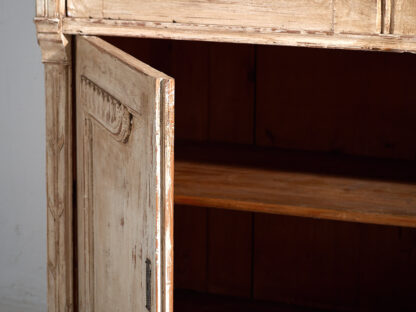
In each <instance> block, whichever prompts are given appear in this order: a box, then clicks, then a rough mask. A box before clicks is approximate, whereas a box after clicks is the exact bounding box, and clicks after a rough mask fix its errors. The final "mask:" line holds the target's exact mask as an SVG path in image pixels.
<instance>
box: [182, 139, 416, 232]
mask: <svg viewBox="0 0 416 312" xmlns="http://www.w3.org/2000/svg"><path fill="white" fill-rule="evenodd" d="M178 152H179V149H178ZM180 153H181V154H182V155H184V156H183V157H181V156H179V157H178V159H177V161H176V169H175V202H176V203H178V204H189V205H198V206H204V207H217V208H225V209H237V210H247V211H255V212H266V213H276V214H288V215H294V216H304V217H313V218H323V219H334V220H345V221H355V222H367V223H377V224H387V225H400V226H410V227H414V226H416V196H415V195H416V182H415V177H416V174H415V171H416V169H415V166H414V163H413V162H407V163H406V162H404V163H402V162H395V161H383V160H371V161H369V160H365V159H363V160H360V159H355V158H346V157H345V158H344V157H341V158H338V157H333V156H325V155H315V154H313V153H312V154H309V155H308V154H305V153H296V152H283V151H276V152H272V151H269V152H267V151H259V152H257V151H251V150H250V149H247V148H240V149H239V148H236V149H234V150H233V149H232V148H231V149H227V148H223V147H218V148H213V147H210V148H205V149H204V148H203V147H195V148H191V147H188V148H186V147H185V149H184V150H183V151H182V152H180ZM178 155H179V154H178ZM190 155H194V157H195V158H194V159H192V158H191V157H190ZM198 155H199V156H198ZM216 155H217V156H216ZM218 155H222V157H223V159H225V160H226V161H223V160H222V159H221V156H218ZM209 156H211V157H213V158H209ZM211 159H214V160H215V161H213V160H211ZM243 160H244V161H243ZM254 160H256V162H254ZM239 162H242V163H241V164H240V165H238V163H239ZM316 170H318V171H316Z"/></svg>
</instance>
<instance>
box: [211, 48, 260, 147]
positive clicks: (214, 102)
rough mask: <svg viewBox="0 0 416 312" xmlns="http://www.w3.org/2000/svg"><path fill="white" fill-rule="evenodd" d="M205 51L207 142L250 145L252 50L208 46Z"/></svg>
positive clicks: (251, 138)
mask: <svg viewBox="0 0 416 312" xmlns="http://www.w3.org/2000/svg"><path fill="white" fill-rule="evenodd" d="M209 49H210V82H209V86H210V90H209V140H210V141H212V142H232V143H244V144H251V143H252V142H253V127H254V124H253V111H254V101H255V99H254V94H255V47H254V46H250V45H235V44H219V43H212V44H210V46H209Z"/></svg>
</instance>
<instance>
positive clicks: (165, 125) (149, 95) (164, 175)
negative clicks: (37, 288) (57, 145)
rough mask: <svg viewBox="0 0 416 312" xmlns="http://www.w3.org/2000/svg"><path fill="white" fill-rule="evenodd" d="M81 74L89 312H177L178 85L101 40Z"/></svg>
mask: <svg viewBox="0 0 416 312" xmlns="http://www.w3.org/2000/svg"><path fill="white" fill-rule="evenodd" d="M76 66H77V67H76V84H77V100H76V106H77V163H78V206H77V210H78V267H79V274H78V280H79V294H78V296H79V309H80V311H117V310H119V311H145V310H146V306H149V307H148V309H149V310H150V311H172V304H173V303H172V299H173V298H172V296H173V293H172V291H173V289H172V286H173V284H172V283H173V281H172V277H173V271H172V269H173V267H172V265H173V257H172V256H173V254H172V246H173V245H172V235H173V227H172V225H173V219H172V218H173V200H172V195H173V193H172V192H173V184H172V182H173V171H172V170H173V91H174V89H173V88H174V86H173V79H171V78H169V77H168V76H166V75H164V74H162V73H161V72H158V71H156V70H154V69H152V68H151V67H149V66H147V65H146V64H144V63H142V62H140V61H138V60H136V59H135V58H133V57H131V56H129V55H128V54H126V53H124V52H122V51H121V50H119V49H117V48H115V47H114V46H112V45H110V44H108V43H106V42H105V41H103V40H102V39H99V38H96V37H85V38H84V37H78V40H77V64H76ZM149 261H150V267H151V279H150V282H151V283H150V291H149V292H147V291H148V289H149V288H147V287H148V286H149V284H146V268H147V264H146V262H149ZM149 295H150V298H149ZM149 300H150V301H149Z"/></svg>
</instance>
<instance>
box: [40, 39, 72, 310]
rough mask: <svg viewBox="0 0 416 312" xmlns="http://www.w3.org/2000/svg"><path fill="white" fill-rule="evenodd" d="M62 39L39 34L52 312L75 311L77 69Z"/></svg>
mask: <svg viewBox="0 0 416 312" xmlns="http://www.w3.org/2000/svg"><path fill="white" fill-rule="evenodd" d="M59 38H63V37H61V36H59V35H58V34H57V33H52V32H51V33H45V34H44V33H38V41H39V45H40V47H41V50H42V61H43V62H44V64H45V100H46V184H47V186H46V192H47V194H46V196H47V286H48V300H47V301H48V311H49V312H54V311H72V310H73V309H74V306H73V237H72V226H73V224H72V216H73V211H72V209H73V203H72V194H73V172H72V97H71V93H72V89H71V79H72V78H71V76H72V75H71V73H72V66H71V54H70V41H69V38H65V40H64V41H62V40H59ZM57 39H58V40H57Z"/></svg>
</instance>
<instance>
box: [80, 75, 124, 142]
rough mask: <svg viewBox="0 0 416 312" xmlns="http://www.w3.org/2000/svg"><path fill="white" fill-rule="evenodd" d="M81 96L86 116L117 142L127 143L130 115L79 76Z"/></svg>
mask: <svg viewBox="0 0 416 312" xmlns="http://www.w3.org/2000/svg"><path fill="white" fill-rule="evenodd" d="M80 92H81V96H82V98H83V99H84V108H85V110H86V111H87V112H88V114H89V115H90V116H91V117H92V118H93V119H95V120H96V121H97V122H98V123H100V124H101V125H102V126H103V127H104V128H105V129H107V130H108V131H109V132H110V133H111V134H112V135H113V136H114V138H115V139H116V140H117V141H119V142H123V143H125V142H127V140H128V138H129V135H130V131H131V121H132V115H131V113H130V112H129V111H128V109H127V107H126V106H124V105H123V104H122V103H120V101H119V100H117V99H116V98H115V97H114V96H112V95H111V94H110V93H108V92H107V91H105V90H104V89H102V88H100V87H99V86H98V85H97V84H95V83H94V82H92V81H91V80H90V79H88V78H87V77H85V76H81V90H80Z"/></svg>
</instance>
